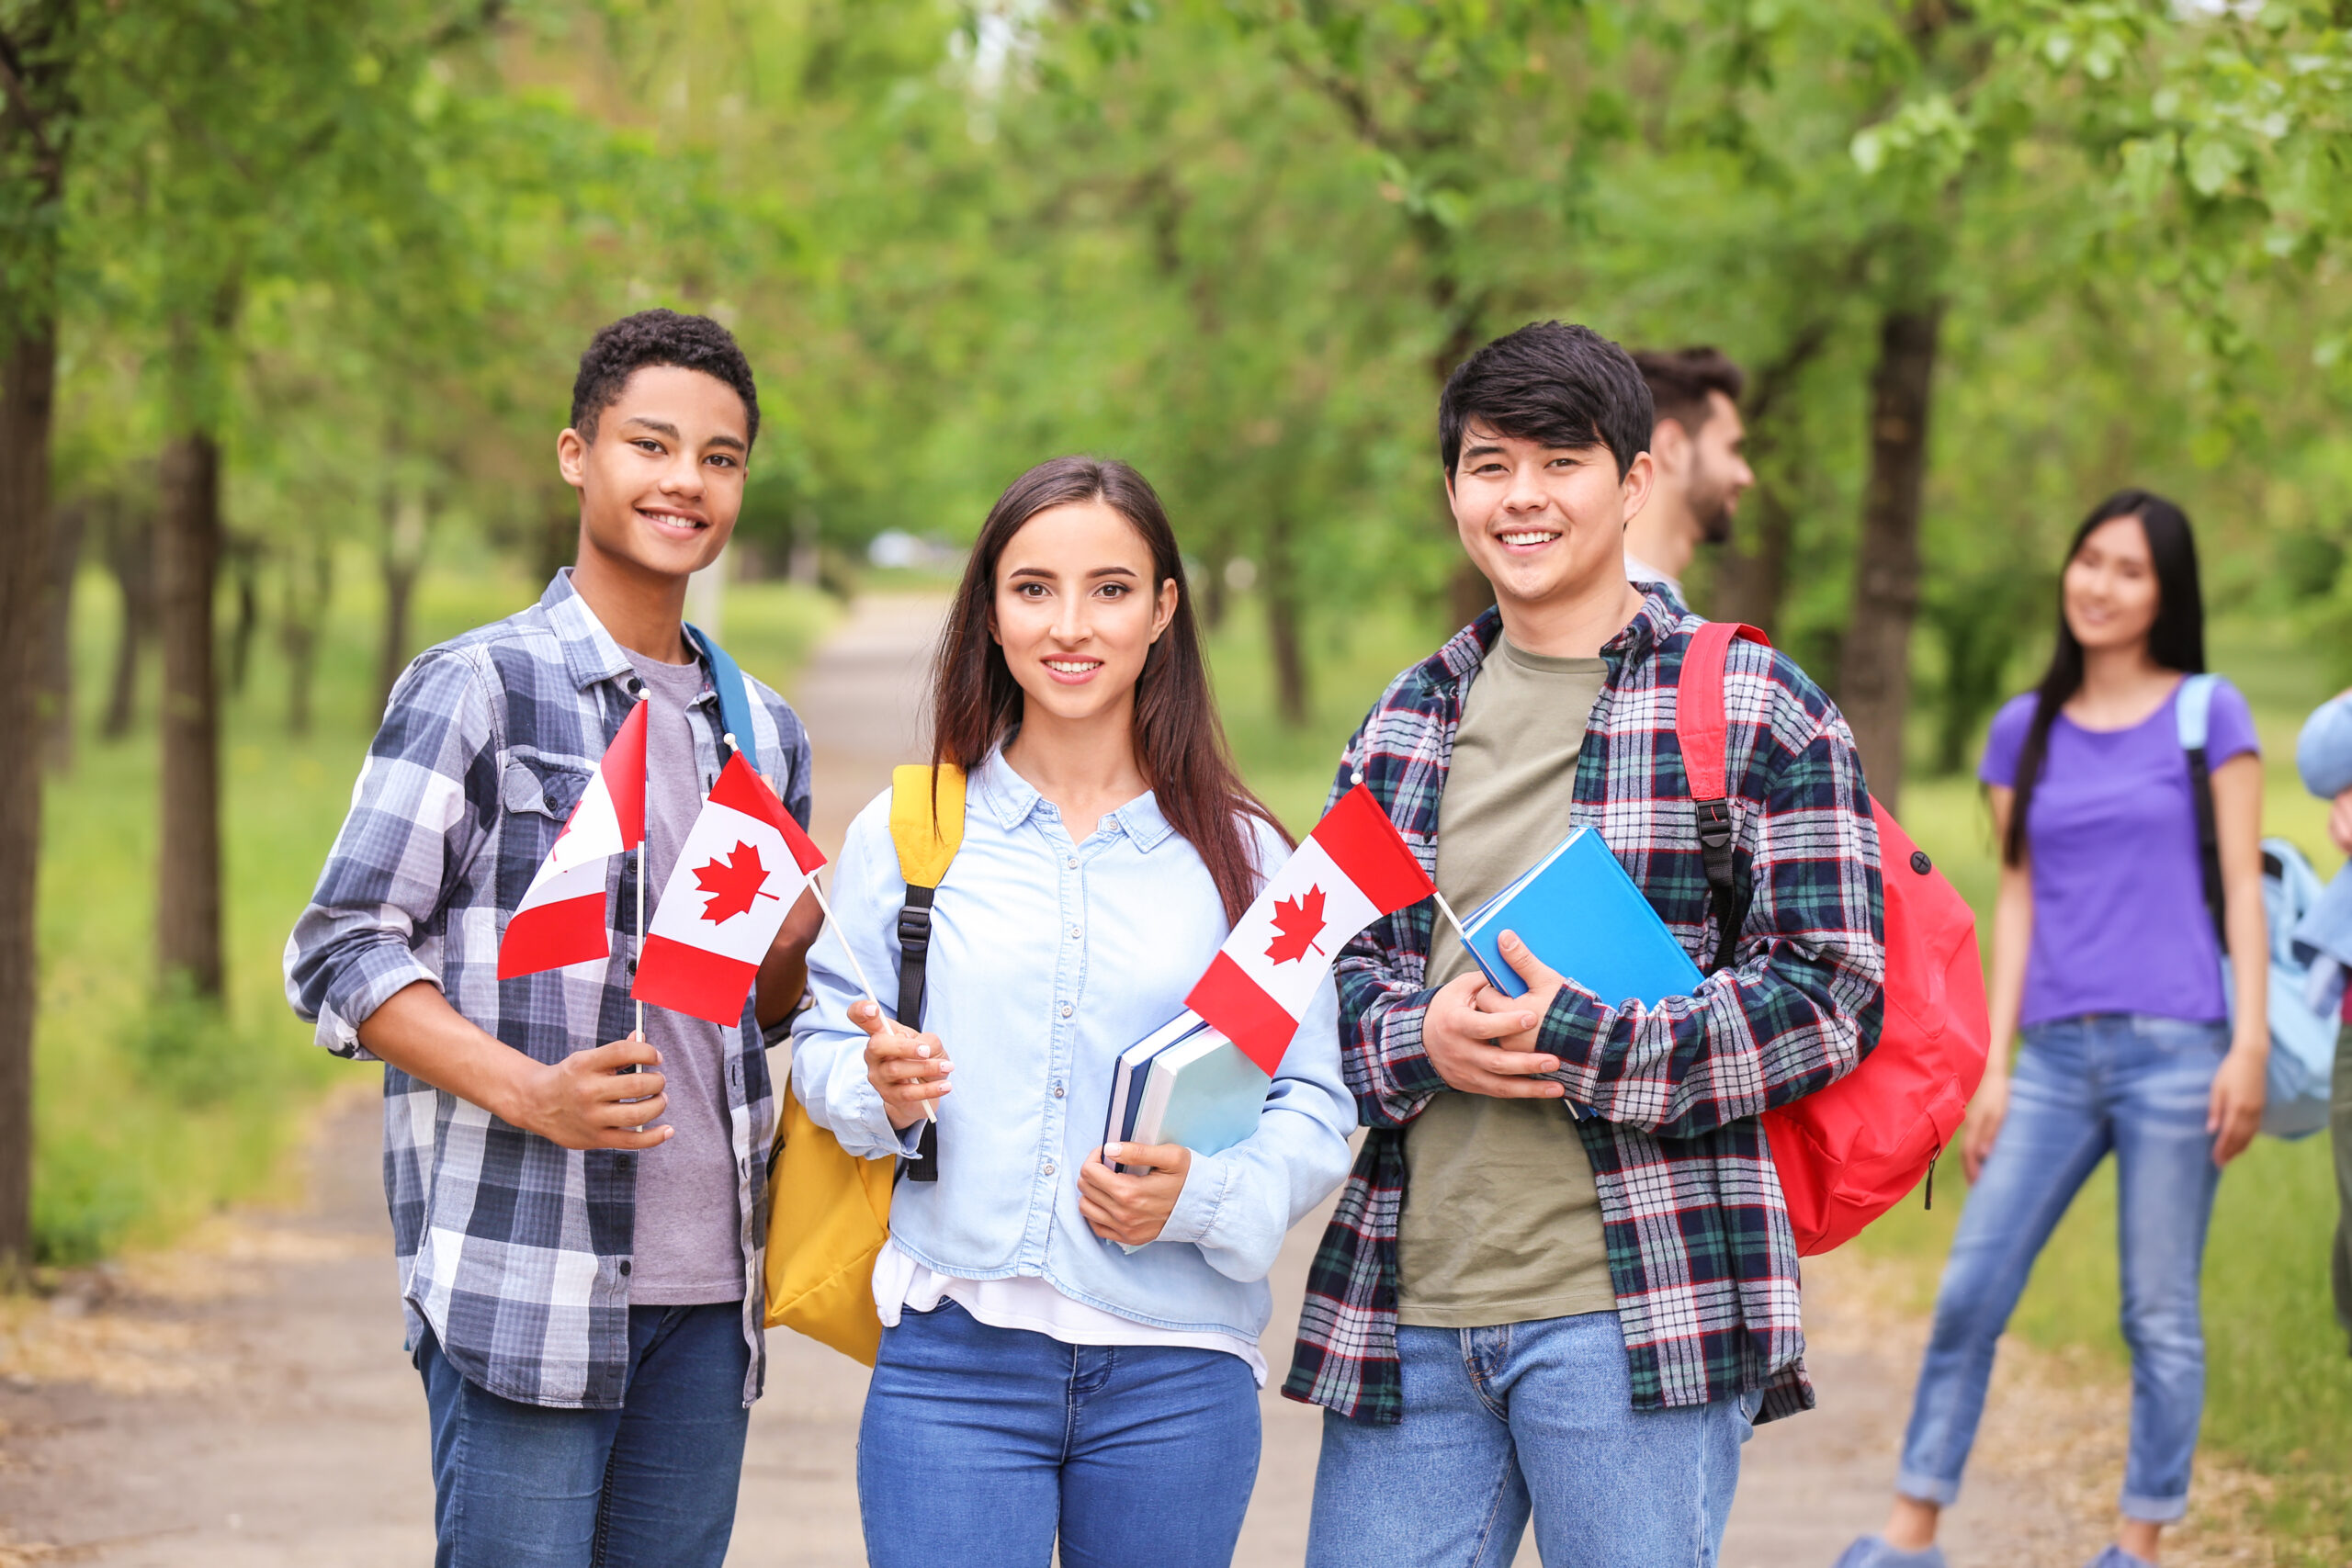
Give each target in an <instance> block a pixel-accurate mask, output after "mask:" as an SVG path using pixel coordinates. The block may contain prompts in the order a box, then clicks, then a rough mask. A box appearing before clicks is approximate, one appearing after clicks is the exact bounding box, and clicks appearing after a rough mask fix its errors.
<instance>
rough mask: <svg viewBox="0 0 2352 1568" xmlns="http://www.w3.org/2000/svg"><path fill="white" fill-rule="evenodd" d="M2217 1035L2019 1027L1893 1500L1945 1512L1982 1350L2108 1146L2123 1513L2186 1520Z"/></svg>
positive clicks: (1954, 1492) (1953, 1493) (2213, 1031)
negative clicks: (2004, 1097) (2123, 1403)
mask: <svg viewBox="0 0 2352 1568" xmlns="http://www.w3.org/2000/svg"><path fill="white" fill-rule="evenodd" d="M2229 1047H2230V1029H2229V1025H2228V1024H2226V1023H2188V1022H2184V1021H2181V1020H2178V1019H2170V1018H2152V1017H2148V1016H2145V1015H2143V1014H2137V1013H2093V1014H2089V1015H2086V1016H2085V1017H2081V1018H2067V1019H2058V1020H2055V1021H2052V1022H2048V1023H2040V1024H2036V1025H2034V1026H2033V1027H2031V1028H2030V1029H2028V1030H2027V1031H2026V1032H2025V1045H2024V1048H2023V1049H2022V1050H2020V1051H2019V1052H2018V1063H2017V1067H2016V1069H2015V1070H2014V1072H2013V1073H2012V1074H2011V1077H2010V1079H2009V1111H2008V1116H2007V1119H2006V1120H2005V1121H2003V1122H2002V1123H2001V1132H2000V1136H1999V1137H1997V1138H1996V1139H1995V1140H1994V1142H1993V1152H1992V1154H1991V1156H1989V1157H1988V1158H1987V1159H1986V1160H1985V1168H1984V1169H1983V1170H1982V1171H1980V1172H1979V1173H1978V1175H1977V1180H1976V1186H1975V1188H1974V1190H1972V1191H1971V1192H1970V1193H1969V1195H1968V1206H1967V1208H1966V1210H1965V1211H1963V1212H1962V1214H1961V1217H1960V1229H1959V1232H1958V1234H1956V1235H1954V1236H1953V1237H1952V1244H1951V1259H1950V1261H1948V1262H1947V1263H1946V1264H1945V1265H1944V1276H1943V1283H1942V1285H1941V1287H1940V1288H1939V1290H1938V1292H1937V1293H1936V1318H1935V1327H1934V1329H1933V1330H1932V1332H1931V1334H1930V1336H1929V1338H1928V1354H1927V1359H1926V1361H1925V1364H1923V1365H1922V1366H1921V1367H1920V1369H1919V1389H1918V1393H1917V1395H1916V1396H1914V1399H1913V1401H1912V1405H1911V1428H1910V1430H1909V1431H1908V1432H1907V1433H1906V1434H1905V1437H1904V1439H1903V1469H1902V1471H1901V1472H1900V1473H1899V1474H1898V1475H1897V1476H1896V1478H1895V1483H1894V1487H1895V1490H1896V1491H1898V1492H1900V1493H1902V1494H1903V1495H1905V1496H1906V1497H1916V1498H1917V1499H1919V1500H1920V1501H1921V1502H1925V1503H1934V1504H1937V1505H1939V1506H1950V1505H1951V1503H1952V1501H1953V1500H1954V1499H1955V1498H1957V1497H1958V1496H1959V1495H1960V1474H1961V1471H1962V1467H1964V1466H1965V1465H1966V1464H1967V1462H1968V1450H1969V1448H1970V1446H1971V1445H1972V1444H1973V1442H1974V1441H1975V1439H1976V1422H1977V1418H1978V1417H1979V1416H1982V1415H1983V1414H1984V1411H1985V1385H1986V1384H1987V1383H1988V1382H1991V1380H1992V1376H1993V1347H1994V1344H1995V1342H1996V1340H1998V1339H1999V1337H2000V1336H2001V1331H2002V1329H2004V1328H2005V1327H2007V1325H2008V1321H2009V1314H2010V1313H2011V1312H2012V1311H2013V1310H2015V1309H2016V1306H2017V1304H2018V1295H2019V1294H2020V1293H2022V1292H2023V1291H2024V1290H2025V1282H2026V1276H2027V1275H2028V1274H2029V1273H2030V1272H2031V1271H2032V1269H2033V1260H2034V1258H2037V1257H2038V1256H2040V1254H2041V1248H2042V1245H2043V1244H2044V1243H2046V1242H2047V1241H2048V1240H2049V1239H2050V1233H2051V1231H2052V1229H2053V1228H2055V1227H2056V1225H2057V1224H2058V1221H2059V1218H2060V1216H2062V1215H2063V1214H2064V1213H2065V1212H2066V1206H2067V1204H2069V1203H2071V1202H2072V1201H2074V1198H2075V1193H2076V1192H2077V1191H2079V1190H2081V1188H2082V1185H2083V1183H2084V1181H2086V1179H2088V1178H2089V1176H2090V1173H2091V1171H2092V1170H2093V1169H2094V1168H2097V1166H2098V1162H2099V1161H2100V1160H2102V1159H2104V1158H2106V1157H2107V1154H2108V1151H2109V1150H2110V1149H2112V1150H2113V1151H2114V1153H2115V1173H2116V1191H2117V1219H2118V1224H2117V1227H2116V1228H2117V1231H2118V1240H2119V1242H2120V1245H2121V1247H2122V1255H2123V1257H2122V1262H2123V1337H2124V1340H2125V1342H2126V1343H2127V1344H2129V1345H2130V1346H2131V1448H2130V1450H2129V1454H2128V1457H2127V1458H2126V1460H2125V1461H2124V1467H2123V1499H2122V1511H2123V1514H2124V1516H2125V1517H2127V1518H2134V1519H2144V1520H2147V1521H2149V1522H2150V1523H2154V1524H2169V1523H2171V1522H2172V1521H2173V1520H2175V1519H2177V1518H2179V1517H2181V1515H2182V1514H2184V1513H2186V1512H2187V1511H2188V1472H2189V1461H2190V1459H2191V1458H2192V1456H2194V1454H2195V1453H2196V1451H2197V1425H2198V1422H2199V1418H2200V1417H2201V1416H2203V1414H2204V1408H2205V1331H2204V1326H2203V1323H2202V1321H2201V1319H2200V1316H2199V1298H2198V1276H2199V1271H2200V1270H2201V1269H2202V1266H2203V1263H2204V1258H2205V1229H2206V1224H2207V1222H2208V1221H2209V1220H2210V1219H2211V1217H2212V1213H2213V1194H2214V1192H2215V1190H2217V1189H2218V1187H2219V1186H2220V1181H2221V1172H2220V1171H2219V1170H2217V1169H2216V1168H2214V1165H2213V1139H2212V1136H2211V1134H2209V1133H2207V1132H2206V1131H2205V1116H2206V1110H2207V1104H2208V1096H2209V1094H2210V1092H2211V1089H2212V1087H2213V1074H2214V1072H2215V1070H2216V1069H2217V1068H2219V1067H2220V1066H2221V1065H2222V1057H2223V1056H2224V1055H2227V1054H2228V1052H2229Z"/></svg>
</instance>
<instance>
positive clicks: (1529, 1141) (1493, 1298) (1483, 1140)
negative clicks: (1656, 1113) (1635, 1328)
mask: <svg viewBox="0 0 2352 1568" xmlns="http://www.w3.org/2000/svg"><path fill="white" fill-rule="evenodd" d="M1607 671H1608V666H1607V665H1606V664H1605V663H1603V662H1602V661H1601V660H1598V659H1556V658H1547V657H1544V656H1543V655H1539V654H1533V653H1528V652H1526V651H1524V650H1522V649H1518V648H1514V647H1512V646H1511V644H1510V640H1509V639H1508V638H1503V639H1498V641H1497V642H1496V644H1495V648H1494V651H1493V652H1491V653H1489V654H1488V655H1487V660H1486V663H1485V664H1484V665H1483V666H1482V667H1481V668H1480V670H1479V671H1478V674H1477V676H1476V679H1474V680H1473V681H1472V682H1471V683H1470V691H1469V694H1468V695H1467V696H1466V697H1465V698H1464V701H1463V705H1462V726H1461V728H1460V729H1459V730H1457V731H1456V732H1455V735H1454V739H1453V762H1452V764H1451V766H1450V767H1449V768H1448V769H1447V772H1446V777H1445V794H1444V795H1443V797H1442V798H1441V799H1440V800H1439V802H1438V835H1437V885H1438V886H1439V887H1440V888H1441V889H1442V891H1443V892H1444V894H1445V897H1446V901H1447V902H1448V903H1450V904H1452V905H1453V907H1454V908H1456V909H1459V910H1462V911H1464V914H1465V915H1466V914H1467V912H1468V911H1469V910H1471V909H1474V908H1477V906H1479V905H1480V904H1483V903H1485V902H1486V901H1487V899H1488V898H1490V897H1493V896H1494V895H1495V894H1496V893H1497V892H1498V891H1499V890H1500V889H1501V888H1502V886H1504V884H1506V883H1508V882H1510V879H1511V878H1513V877H1514V876H1517V875H1518V874H1520V873H1521V872H1522V871H1525V870H1526V869H1527V868H1528V867H1529V866H1530V865H1532V864H1533V863H1535V861H1536V859H1537V858H1538V857H1539V856H1541V855H1542V854H1544V852H1546V851H1547V850H1549V849H1551V848H1552V846H1553V845H1555V844H1556V843H1558V842H1559V841H1560V840H1562V839H1565V838H1566V837H1567V836H1568V831H1569V829H1571V828H1572V827H1574V826H1575V824H1574V823H1573V822H1572V821H1570V819H1569V808H1570V803H1571V801H1572V799H1573V797H1574V795H1575V790H1576V770H1577V750H1578V749H1579V748H1581V747H1582V745H1583V744H1584V728H1585V720H1586V719H1587V718H1588V717H1589V716H1590V715H1591V713H1592V705H1593V702H1594V700H1595V699H1596V698H1597V697H1599V696H1600V686H1601V682H1602V681H1603V680H1604V679H1605V678H1606V675H1607ZM1473 967H1475V964H1474V961H1473V960H1472V958H1471V957H1470V954H1469V953H1468V952H1466V951H1465V950H1464V948H1463V946H1462V943H1461V942H1460V940H1459V939H1458V938H1456V937H1455V936H1454V934H1453V928H1451V927H1450V926H1447V925H1445V924H1444V923H1443V922H1442V921H1441V922H1440V923H1439V927H1438V930H1437V931H1436V933H1435V935H1434V938H1433V940H1432V943H1431V947H1430V965H1429V979H1428V980H1427V982H1426V984H1428V985H1430V986H1442V985H1443V984H1444V983H1445V982H1446V981H1448V980H1450V979H1452V978H1453V976H1456V975H1460V974H1463V973H1464V972H1465V971H1467V970H1470V969H1471V968H1473ZM1405 1171H1406V1177H1405V1209H1404V1213H1403V1215H1402V1216H1401V1218H1400V1220H1399V1223H1398V1225H1397V1298H1398V1312H1397V1316H1398V1319H1399V1320H1400V1321H1401V1322H1404V1323H1408V1324H1414V1325H1419V1326H1422V1327H1430V1328H1479V1327H1486V1326H1488V1325H1495V1324H1502V1323H1529V1322H1532V1321H1534V1320H1535V1319H1537V1318H1545V1317H1566V1316H1569V1315H1571V1314H1576V1313H1582V1312H1613V1311H1615V1310H1616V1307H1617V1294H1616V1292H1615V1291H1614V1290H1613V1289H1612V1288H1611V1285H1610V1282H1609V1260H1608V1253H1607V1250H1606V1248H1605V1247H1604V1246H1603V1244H1602V1241H1601V1235H1600V1199H1599V1197H1598V1196H1597V1195H1596V1194H1595V1193H1594V1191H1593V1185H1592V1162H1591V1161H1590V1160H1589V1158H1588V1157H1587V1156H1586V1155H1585V1150H1584V1140H1583V1139H1582V1138H1581V1137H1580V1136H1579V1135H1578V1134H1577V1129H1576V1122H1575V1119H1574V1118H1573V1117H1572V1116H1570V1115H1569V1113H1568V1108H1567V1106H1566V1104H1565V1103H1564V1102H1562V1101H1560V1100H1497V1099H1494V1098H1493V1097H1492V1096H1489V1095H1483V1094H1463V1093H1460V1092H1458V1091H1456V1090H1453V1089H1441V1090H1440V1091H1439V1092H1438V1094H1437V1097H1436V1098H1435V1099H1433V1100H1430V1103H1429V1106H1428V1108H1427V1109H1425V1110H1424V1111H1422V1112H1421V1113H1420V1115H1419V1116H1418V1117H1416V1118H1415V1119H1414V1121H1413V1122H1412V1124H1411V1126H1409V1127H1408V1129H1407V1130H1406V1134H1405Z"/></svg>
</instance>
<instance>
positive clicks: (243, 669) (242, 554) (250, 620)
mask: <svg viewBox="0 0 2352 1568" xmlns="http://www.w3.org/2000/svg"><path fill="white" fill-rule="evenodd" d="M226 548H227V554H228V558H229V571H230V575H231V576H232V577H233V578H234V579H235V580H236V584H237V618H236V620H235V621H234V622H232V623H231V626H230V628H229V692H230V694H231V695H232V696H239V697H242V696H243V695H244V694H245V676H246V675H247V674H248V673H249V672H250V671H252V669H253V661H254V633H255V632H256V631H259V630H260V629H261V542H260V541H259V540H257V539H232V540H229V541H228V542H227V546H226Z"/></svg>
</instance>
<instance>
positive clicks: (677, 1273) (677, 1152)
mask: <svg viewBox="0 0 2352 1568" xmlns="http://www.w3.org/2000/svg"><path fill="white" fill-rule="evenodd" d="M623 651H624V652H627V653H628V661H629V663H630V665H631V666H632V667H633V668H634V669H635V670H636V671H637V676H638V679H639V680H640V681H642V682H645V686H646V690H648V691H649V692H650V693H651V694H652V696H651V699H650V701H651V703H652V709H651V711H650V712H649V713H648V714H647V715H646V716H645V838H646V850H647V852H648V854H647V859H646V864H645V879H646V880H645V894H646V897H647V898H648V899H649V900H658V899H660V897H662V887H663V886H665V885H666V884H667V883H668V882H669V880H670V871H671V868H672V867H673V866H674V865H675V864H676V863H677V860H678V850H679V847H680V846H681V845H683V844H684V842H685V840H686V834H687V833H688V832H689V831H690V830H692V829H693V828H694V825H695V817H696V816H697V815H698V814H699V813H700V812H701V810H702V802H703V787H702V785H703V779H702V769H701V766H700V764H699V763H698V762H697V761H695V738H694V731H693V730H692V729H691V728H688V725H687V722H686V707H687V705H689V704H690V703H692V702H693V701H694V700H695V698H696V697H698V696H700V695H701V694H702V689H703V670H702V666H701V665H700V664H664V663H662V662H661V661H660V660H654V659H649V658H647V657H646V656H645V655H644V654H641V653H639V652H636V651H634V650H633V649H624V650H623ZM648 912H649V914H650V910H649V911H648ZM645 1037H646V1039H647V1040H649V1041H650V1042H651V1043H652V1044H653V1047H654V1049H655V1050H657V1051H660V1052H661V1053H662V1074H663V1076H664V1077H665V1078H666V1079H667V1088H668V1091H669V1095H670V1104H669V1108H668V1109H667V1111H664V1112H663V1115H662V1122H665V1123H667V1124H668V1125H670V1126H672V1127H674V1128H676V1129H677V1131H676V1132H675V1133H673V1134H671V1137H670V1141H669V1142H668V1143H666V1144H663V1145H661V1146H660V1147H659V1148H652V1149H648V1150H646V1151H645V1152H644V1153H643V1154H640V1155H639V1156H637V1241H636V1256H635V1257H634V1258H632V1259H631V1264H630V1271H629V1291H628V1299H629V1303H630V1304H631V1305H633V1306H694V1305H699V1304H702V1303H711V1302H740V1301H741V1300H742V1299H743V1295H744V1292H746V1291H747V1290H748V1289H749V1288H750V1287H749V1285H748V1284H747V1283H746V1282H745V1279H744V1269H745V1265H744V1260H743V1241H742V1216H741V1213H739V1212H738V1209H737V1204H736V1201H735V1150H734V1142H733V1139H732V1138H731V1137H730V1136H729V1121H728V1110H727V1077H726V1075H727V1066H726V1058H725V1046H724V1044H723V1043H721V1041H720V1039H719V1032H718V1025H717V1024H715V1023H708V1022H706V1021H703V1020H701V1019H699V1018H695V1017H692V1016H691V1015H689V1014H686V1013H682V1012H673V1011H671V1010H669V1009H668V1008H661V1007H648V1008H647V1009H646V1010H645Z"/></svg>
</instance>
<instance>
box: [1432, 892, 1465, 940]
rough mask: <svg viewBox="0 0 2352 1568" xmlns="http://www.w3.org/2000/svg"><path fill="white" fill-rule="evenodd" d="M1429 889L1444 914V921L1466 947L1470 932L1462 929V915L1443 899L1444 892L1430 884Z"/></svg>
mask: <svg viewBox="0 0 2352 1568" xmlns="http://www.w3.org/2000/svg"><path fill="white" fill-rule="evenodd" d="M1430 894H1431V895H1432V896H1433V897H1435V898H1436V899H1437V907H1438V908H1440V909H1441V910H1442V911H1443V912H1444V914H1445V923H1446V924H1448V925H1450V926H1452V927H1453V934H1454V935H1455V936H1458V937H1460V938H1461V939H1462V945H1463V946H1464V947H1468V946H1469V945H1470V933H1469V932H1468V931H1464V930H1463V929H1462V917H1461V916H1459V915H1457V914H1455V913H1454V912H1453V905H1451V904H1449V903H1447V902H1446V901H1445V895H1444V894H1442V893H1440V892H1438V891H1437V889H1436V888H1435V887H1434V886H1432V887H1431V888H1430Z"/></svg>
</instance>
